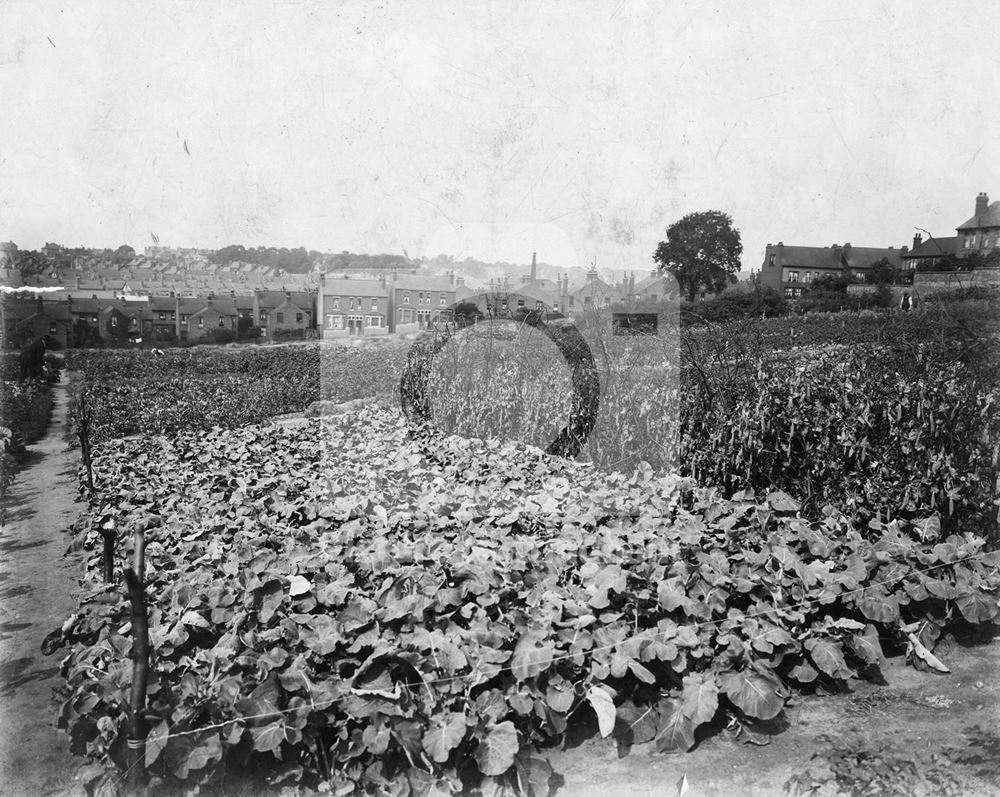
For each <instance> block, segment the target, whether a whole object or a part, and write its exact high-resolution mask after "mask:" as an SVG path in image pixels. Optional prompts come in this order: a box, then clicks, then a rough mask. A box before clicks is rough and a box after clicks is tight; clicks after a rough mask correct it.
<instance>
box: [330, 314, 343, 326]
mask: <svg viewBox="0 0 1000 797" xmlns="http://www.w3.org/2000/svg"><path fill="white" fill-rule="evenodd" d="M326 328H327V329H343V328H344V317H343V316H342V315H333V314H331V315H328V316H327V317H326Z"/></svg>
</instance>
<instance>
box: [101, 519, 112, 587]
mask: <svg viewBox="0 0 1000 797" xmlns="http://www.w3.org/2000/svg"><path fill="white" fill-rule="evenodd" d="M101 537H103V538H104V583H105V584H110V583H112V582H113V581H114V580H115V530H114V529H105V528H102V529H101Z"/></svg>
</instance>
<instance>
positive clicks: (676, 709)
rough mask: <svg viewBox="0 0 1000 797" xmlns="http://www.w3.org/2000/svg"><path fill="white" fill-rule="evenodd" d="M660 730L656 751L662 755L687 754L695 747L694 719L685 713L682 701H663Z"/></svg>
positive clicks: (657, 736)
mask: <svg viewBox="0 0 1000 797" xmlns="http://www.w3.org/2000/svg"><path fill="white" fill-rule="evenodd" d="M662 705H663V713H662V714H661V715H660V728H659V731H658V732H657V734H656V749H657V750H659V751H660V752H661V753H676V752H680V753H686V752H687V751H688V750H690V749H691V748H692V747H694V728H695V724H694V722H693V721H692V719H691V718H690V717H689V716H687V714H685V713H684V707H683V705H682V704H681V702H680V701H667V700H665V701H663V704H662Z"/></svg>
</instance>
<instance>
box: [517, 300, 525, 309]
mask: <svg viewBox="0 0 1000 797" xmlns="http://www.w3.org/2000/svg"><path fill="white" fill-rule="evenodd" d="M522 307H524V299H518V300H517V309H518V310H520V309H521V308H522Z"/></svg>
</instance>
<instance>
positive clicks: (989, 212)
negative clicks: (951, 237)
mask: <svg viewBox="0 0 1000 797" xmlns="http://www.w3.org/2000/svg"><path fill="white" fill-rule="evenodd" d="M955 231H956V232H957V233H958V241H957V243H956V247H955V254H956V255H958V257H960V258H966V257H968V256H969V255H971V254H974V253H975V254H980V255H988V254H990V253H991V252H995V251H997V250H1000V202H994V203H993V204H992V205H991V204H990V198H989V197H988V196H987V195H986V194H985V193H980V194H979V196H977V197H976V212H975V214H974V215H973V216H972V218H970V219H969V220H968V221H967V222H965V223H964V224H960V225H959V226H958V227H956V228H955Z"/></svg>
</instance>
